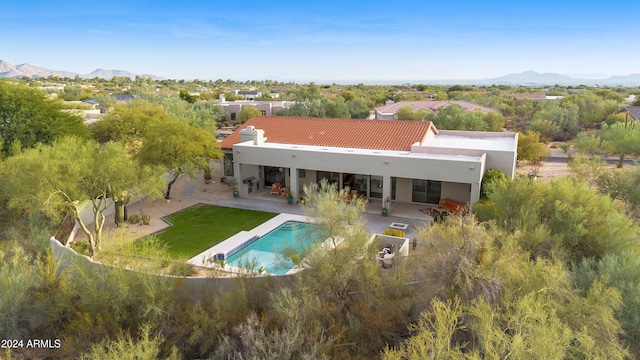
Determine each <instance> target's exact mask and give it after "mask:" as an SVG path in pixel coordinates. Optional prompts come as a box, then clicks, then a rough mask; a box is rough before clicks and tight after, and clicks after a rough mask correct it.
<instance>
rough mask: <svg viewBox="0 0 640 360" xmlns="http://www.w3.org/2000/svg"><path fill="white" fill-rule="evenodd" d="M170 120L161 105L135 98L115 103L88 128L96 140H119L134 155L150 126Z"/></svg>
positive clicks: (102, 141) (105, 141) (103, 141)
mask: <svg viewBox="0 0 640 360" xmlns="http://www.w3.org/2000/svg"><path fill="white" fill-rule="evenodd" d="M170 121H173V119H172V118H171V116H170V115H169V114H168V113H167V112H166V111H165V109H164V108H163V107H162V106H160V105H156V104H153V103H151V102H149V101H146V100H135V101H132V102H130V103H128V104H121V105H117V106H116V108H115V109H113V110H112V111H111V112H110V113H109V114H108V115H107V116H106V117H105V118H104V119H103V120H101V121H97V122H95V123H93V124H92V125H91V127H90V129H91V131H92V133H93V137H94V139H96V140H97V141H98V142H100V143H107V142H109V141H116V142H121V143H123V144H124V145H125V146H126V147H127V149H129V151H130V152H131V153H132V154H134V155H135V154H137V153H138V151H140V146H141V144H142V141H143V139H144V138H145V136H146V134H147V131H148V129H149V127H150V126H152V125H154V124H159V123H166V122H170Z"/></svg>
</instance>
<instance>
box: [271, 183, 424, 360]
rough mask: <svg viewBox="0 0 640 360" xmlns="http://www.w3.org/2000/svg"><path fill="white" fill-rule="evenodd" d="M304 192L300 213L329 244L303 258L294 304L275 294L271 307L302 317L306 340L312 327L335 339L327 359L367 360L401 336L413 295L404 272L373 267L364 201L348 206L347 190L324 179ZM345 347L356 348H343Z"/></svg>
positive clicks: (408, 315) (408, 316)
mask: <svg viewBox="0 0 640 360" xmlns="http://www.w3.org/2000/svg"><path fill="white" fill-rule="evenodd" d="M304 189H305V200H306V202H305V205H304V206H303V210H304V213H305V215H307V216H308V217H310V218H314V219H316V221H315V223H316V224H317V225H318V226H319V228H320V232H321V233H322V234H323V235H324V236H323V237H322V238H327V239H328V241H329V242H330V243H331V244H330V245H327V244H325V245H316V246H315V247H314V248H312V249H311V250H310V251H308V252H307V254H306V256H305V259H306V260H305V263H306V264H307V265H308V269H306V270H305V271H303V272H301V273H300V278H299V282H297V285H296V286H295V287H294V292H293V297H292V298H293V299H296V302H292V301H288V302H284V301H282V300H284V299H281V297H282V295H284V294H279V296H278V298H279V300H278V301H277V302H276V303H279V304H282V305H286V307H285V306H283V308H285V309H289V311H291V312H293V311H296V312H298V313H299V314H301V315H300V317H299V319H298V321H299V322H301V323H303V324H309V325H308V326H306V327H305V328H306V329H307V330H306V331H307V333H308V334H313V333H314V331H317V329H316V328H315V327H314V326H313V325H314V324H321V325H322V328H324V329H325V331H327V334H331V336H332V338H334V343H335V344H336V346H335V347H334V348H333V350H332V351H333V354H332V357H334V358H350V357H351V358H352V357H360V358H371V357H372V355H373V354H375V353H377V352H378V351H379V349H381V348H383V347H384V346H385V344H387V343H395V342H397V341H398V339H399V337H400V334H403V333H405V331H406V323H407V322H408V321H409V319H411V316H412V314H413V310H412V309H413V308H414V306H415V304H416V302H415V290H414V289H413V288H411V287H407V286H406V285H405V284H406V282H407V281H409V278H408V277H407V276H406V274H407V273H408V271H403V270H402V268H401V264H402V262H399V263H398V267H399V268H398V270H397V271H396V270H393V269H390V270H382V269H381V268H380V267H378V266H377V264H376V262H375V261H372V257H373V255H374V252H375V251H378V250H380V249H379V248H378V249H376V248H375V247H373V246H374V245H372V244H368V239H369V235H368V234H367V231H366V227H365V221H364V218H363V216H362V213H363V211H364V206H365V203H366V201H365V200H358V199H351V200H348V197H347V196H348V194H349V193H350V191H349V189H348V188H347V189H343V190H338V189H337V187H336V185H335V184H334V185H330V184H328V182H327V180H326V179H323V180H322V181H321V182H320V183H319V184H316V183H314V184H310V185H308V186H305V187H304ZM375 246H377V245H375ZM387 271H389V273H388V274H387V273H385V272H387ZM300 309H305V310H304V311H300ZM392 319H393V320H392ZM285 326H288V325H286V324H285ZM311 338H315V336H311ZM350 343H356V344H358V346H355V347H354V346H344V347H343V346H342V345H347V344H350ZM341 349H344V350H341Z"/></svg>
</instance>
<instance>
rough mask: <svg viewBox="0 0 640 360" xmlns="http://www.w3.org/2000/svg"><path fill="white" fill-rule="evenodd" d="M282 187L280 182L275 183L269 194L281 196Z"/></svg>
mask: <svg viewBox="0 0 640 360" xmlns="http://www.w3.org/2000/svg"><path fill="white" fill-rule="evenodd" d="M281 186H282V185H280V183H279V182H276V183H273V185H271V191H270V192H269V195H280V189H281Z"/></svg>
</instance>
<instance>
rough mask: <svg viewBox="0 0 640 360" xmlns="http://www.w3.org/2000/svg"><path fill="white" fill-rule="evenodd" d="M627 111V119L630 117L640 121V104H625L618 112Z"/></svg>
mask: <svg viewBox="0 0 640 360" xmlns="http://www.w3.org/2000/svg"><path fill="white" fill-rule="evenodd" d="M621 112H624V113H625V119H626V120H629V117H631V118H632V119H634V120H636V121H640V106H631V105H623V106H621V107H620V108H619V109H618V111H616V113H621Z"/></svg>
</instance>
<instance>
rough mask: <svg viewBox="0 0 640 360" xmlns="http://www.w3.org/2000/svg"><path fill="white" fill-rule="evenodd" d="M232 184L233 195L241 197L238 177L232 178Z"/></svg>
mask: <svg viewBox="0 0 640 360" xmlns="http://www.w3.org/2000/svg"><path fill="white" fill-rule="evenodd" d="M231 185H232V186H233V197H234V198H238V197H240V191H238V180H237V179H236V178H233V179H231Z"/></svg>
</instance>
